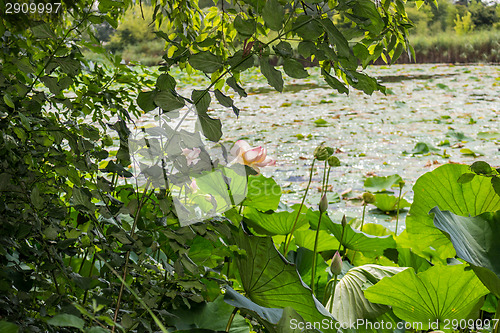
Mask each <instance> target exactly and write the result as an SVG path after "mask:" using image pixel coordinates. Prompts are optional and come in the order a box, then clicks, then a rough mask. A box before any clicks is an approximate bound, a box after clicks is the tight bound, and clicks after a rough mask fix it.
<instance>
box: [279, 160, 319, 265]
mask: <svg viewBox="0 0 500 333" xmlns="http://www.w3.org/2000/svg"><path fill="white" fill-rule="evenodd" d="M314 162H316V159H313V162H312V165H311V172H310V173H309V182H308V183H307V187H306V192H305V193H304V196H303V197H302V202H301V203H300V207H299V211H298V212H297V217H296V218H295V222H294V223H293V227H292V230H291V231H290V237H289V238H288V243H286V245H285V253H284V255H285V256H286V254H287V252H288V246H289V245H290V242H291V240H292V236H293V232H294V231H295V227H296V226H297V221H298V220H299V216H300V212H301V211H302V207H303V206H304V201H305V200H306V196H307V192H308V191H309V186H311V180H312V175H313V170H314Z"/></svg>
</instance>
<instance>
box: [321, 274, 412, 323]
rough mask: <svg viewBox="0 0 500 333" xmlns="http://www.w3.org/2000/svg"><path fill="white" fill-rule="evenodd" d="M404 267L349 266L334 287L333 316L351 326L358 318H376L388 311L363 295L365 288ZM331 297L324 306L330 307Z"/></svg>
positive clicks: (387, 308)
mask: <svg viewBox="0 0 500 333" xmlns="http://www.w3.org/2000/svg"><path fill="white" fill-rule="evenodd" d="M405 269H407V268H406V267H386V266H378V265H363V266H359V267H354V268H351V269H350V270H349V271H348V272H347V273H346V274H345V275H344V276H343V277H342V279H340V281H339V282H338V283H337V286H336V288H335V295H334V298H333V308H332V310H333V312H332V314H333V316H334V317H335V318H336V319H337V320H338V321H339V322H340V323H342V324H343V327H353V324H355V323H356V321H357V320H358V319H366V318H376V317H378V316H380V315H382V314H383V313H385V312H387V311H389V307H388V306H386V305H380V304H374V303H372V302H370V301H368V300H367V299H366V297H365V295H364V290H366V288H368V287H371V286H373V285H375V284H376V283H377V282H379V281H380V280H382V279H383V278H384V277H391V276H394V275H395V274H397V273H400V272H401V271H403V270H405ZM331 302H332V299H331V297H330V299H329V300H328V303H327V305H326V308H327V309H329V308H330V303H331Z"/></svg>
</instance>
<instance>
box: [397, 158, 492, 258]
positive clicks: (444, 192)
mask: <svg viewBox="0 0 500 333" xmlns="http://www.w3.org/2000/svg"><path fill="white" fill-rule="evenodd" d="M468 171H469V167H468V166H466V165H460V164H445V165H442V166H440V167H438V168H436V169H435V170H434V171H432V172H428V173H426V174H424V175H423V176H421V177H420V178H419V179H418V180H417V182H416V183H415V186H413V192H414V198H413V204H412V205H411V208H410V211H409V213H408V216H407V217H406V226H407V231H408V236H409V237H410V239H411V240H412V242H413V243H415V244H418V245H419V247H421V248H423V249H425V248H428V247H432V248H434V249H439V248H441V249H440V251H439V252H437V253H439V256H440V257H442V258H452V257H454V256H455V250H454V249H453V246H452V244H451V242H450V240H449V239H448V238H447V237H446V236H445V235H443V233H442V232H441V231H440V230H439V229H437V228H436V227H435V226H434V222H433V220H432V217H431V216H429V215H428V213H429V211H430V210H431V209H432V208H434V207H436V206H438V207H439V209H441V210H448V211H450V212H452V213H454V214H457V215H460V216H469V215H472V216H476V215H479V214H481V213H484V212H492V211H497V210H499V209H500V196H498V195H497V194H496V193H495V190H494V189H493V187H492V185H491V182H490V179H489V178H487V177H474V179H472V180H471V181H470V182H468V183H465V184H460V183H458V182H457V179H458V178H459V177H460V176H461V175H462V174H464V173H466V172H468Z"/></svg>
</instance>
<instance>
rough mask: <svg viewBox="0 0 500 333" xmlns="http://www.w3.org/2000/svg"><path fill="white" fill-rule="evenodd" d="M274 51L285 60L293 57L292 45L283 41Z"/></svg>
mask: <svg viewBox="0 0 500 333" xmlns="http://www.w3.org/2000/svg"><path fill="white" fill-rule="evenodd" d="M273 50H274V51H275V52H276V54H278V55H280V56H282V57H284V58H289V57H291V56H293V49H292V45H290V43H288V42H285V41H281V42H279V43H278V45H276V46H273Z"/></svg>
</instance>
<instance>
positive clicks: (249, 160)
mask: <svg viewBox="0 0 500 333" xmlns="http://www.w3.org/2000/svg"><path fill="white" fill-rule="evenodd" d="M231 154H232V155H233V156H236V157H237V161H238V163H241V164H244V165H248V166H250V167H252V168H253V169H255V170H256V171H257V172H259V171H260V170H259V168H262V167H265V166H268V165H275V164H276V160H274V159H272V158H270V157H268V156H267V149H266V148H262V146H259V147H255V148H252V147H250V145H249V144H248V142H246V141H244V140H238V141H236V143H235V144H234V146H233V148H232V149H231Z"/></svg>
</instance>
